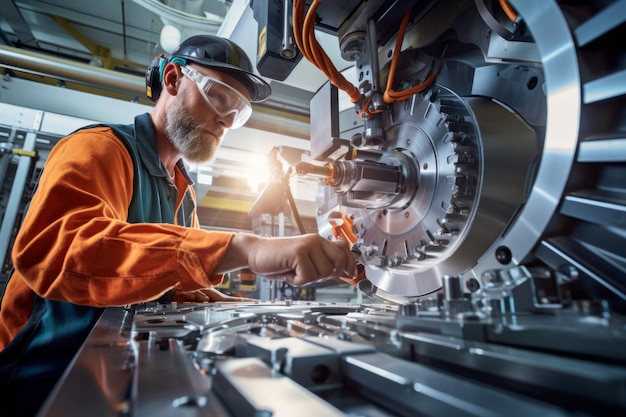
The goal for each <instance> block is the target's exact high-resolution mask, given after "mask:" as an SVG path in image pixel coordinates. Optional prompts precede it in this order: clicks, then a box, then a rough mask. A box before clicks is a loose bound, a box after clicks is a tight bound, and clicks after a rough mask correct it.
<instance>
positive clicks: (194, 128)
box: [165, 99, 218, 163]
mask: <svg viewBox="0 0 626 417" xmlns="http://www.w3.org/2000/svg"><path fill="white" fill-rule="evenodd" d="M203 128H204V125H203V124H202V123H200V122H198V121H197V120H195V119H194V118H193V116H191V114H189V112H188V111H187V109H185V108H184V106H183V103H182V100H180V99H177V100H175V101H174V104H172V106H171V107H170V108H169V110H168V111H167V114H166V116H165V131H166V133H167V136H168V137H169V139H170V141H171V142H172V145H174V147H175V148H176V150H177V151H178V152H179V153H180V154H181V155H182V157H183V158H184V159H186V160H187V161H189V162H192V163H204V162H208V161H210V160H212V159H213V157H214V156H215V151H216V150H217V146H218V144H217V143H215V141H212V140H210V139H203V138H202V137H201V132H202V131H203Z"/></svg>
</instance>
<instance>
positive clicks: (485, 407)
mask: <svg viewBox="0 0 626 417" xmlns="http://www.w3.org/2000/svg"><path fill="white" fill-rule="evenodd" d="M527 277H528V276H527V275H526V274H525V272H524V271H521V272H520V274H519V275H518V276H517V280H518V281H517V282H518V283H517V284H507V285H508V293H509V296H508V297H507V300H508V302H507V303H506V306H505V305H502V306H501V308H499V307H498V305H496V304H493V303H489V302H488V300H487V299H485V300H483V303H481V304H475V303H462V302H461V299H462V297H459V296H458V294H457V291H456V290H455V289H454V288H455V286H454V285H453V283H449V284H450V285H448V286H447V288H448V290H449V291H450V294H449V295H448V296H446V298H445V300H437V299H435V298H434V299H431V300H430V301H429V302H428V303H427V302H425V301H422V302H420V303H416V304H407V305H404V306H401V307H397V306H390V305H382V304H381V305H377V304H368V305H358V304H336V303H321V302H295V301H294V302H290V301H285V302H255V303H216V304H197V305H177V304H166V305H157V304H147V305H142V306H135V307H134V308H133V309H132V310H124V309H122V308H111V309H108V310H107V311H106V312H105V315H104V316H103V317H102V319H101V320H100V322H99V323H98V324H97V326H96V328H95V329H94V332H93V334H92V335H91V336H90V337H89V338H88V340H87V342H86V344H85V346H84V347H83V349H82V350H81V351H80V352H79V354H78V356H77V358H76V361H75V363H74V364H73V365H72V366H71V367H70V368H69V369H68V372H67V373H66V375H65V376H64V378H63V379H62V381H61V382H60V384H59V385H58V387H57V389H56V391H55V392H54V393H53V395H52V396H51V398H50V399H49V401H48V403H47V405H46V407H45V408H44V410H42V413H41V414H40V417H50V416H55V415H68V416H73V415H85V414H84V413H85V410H89V413H90V415H92V416H94V417H96V416H114V415H115V416H119V415H124V416H210V417H230V416H237V417H240V416H283V415H284V416H293V415H301V416H307V417H308V416H320V415H324V416H357V415H358V416H368V417H380V416H388V417H391V416H396V417H400V416H408V415H424V416H441V415H442V414H443V415H459V416H491V415H494V416H496V415H505V414H506V415H515V416H517V415H519V416H522V415H550V416H581V415H585V416H596V415H598V416H600V415H619V414H620V413H621V412H623V411H626V395H624V393H625V392H626V353H625V352H624V349H623V346H624V343H626V320H625V319H624V318H623V317H620V316H613V315H611V314H610V313H609V312H608V310H607V309H606V308H604V307H603V306H602V305H594V304H588V305H582V304H581V305H580V306H578V308H577V309H576V310H573V309H566V310H558V309H554V308H552V309H549V310H545V311H543V312H542V313H541V314H537V313H536V311H537V308H541V307H538V306H535V305H534V302H533V297H532V296H533V291H536V289H535V290H533V287H532V286H528V285H525V284H526V283H528V281H527V280H526V278H527ZM457 284H458V283H457ZM494 285H496V284H494ZM454 301H456V303H454ZM540 304H541V303H540ZM487 306H489V308H487ZM512 307H515V308H512ZM209 339H210V340H214V341H216V340H219V343H207V340H209Z"/></svg>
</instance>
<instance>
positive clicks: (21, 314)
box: [0, 35, 357, 417]
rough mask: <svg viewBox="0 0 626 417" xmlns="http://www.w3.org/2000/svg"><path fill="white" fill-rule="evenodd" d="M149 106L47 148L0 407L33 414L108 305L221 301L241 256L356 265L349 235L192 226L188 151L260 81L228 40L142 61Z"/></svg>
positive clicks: (277, 264)
mask: <svg viewBox="0 0 626 417" xmlns="http://www.w3.org/2000/svg"><path fill="white" fill-rule="evenodd" d="M146 86H147V93H148V95H149V96H150V97H152V98H153V100H155V101H156V104H155V106H154V109H153V110H152V111H151V112H150V113H146V114H142V115H139V116H137V117H136V118H135V120H134V124H130V125H96V126H89V127H86V128H84V129H80V130H78V131H76V132H74V133H72V134H70V135H69V136H67V137H65V138H63V139H62V140H60V141H59V142H58V143H57V144H56V145H55V147H54V148H53V149H52V151H51V152H50V155H49V157H48V159H47V161H46V164H45V166H44V169H43V173H42V176H41V178H40V181H39V184H38V187H37V190H36V192H35V193H34V195H33V198H32V200H31V203H30V207H29V209H28V211H27V213H26V215H25V217H24V220H23V223H22V225H21V227H20V230H19V233H18V235H17V237H16V240H15V243H14V246H13V251H12V256H13V258H12V259H13V264H14V271H13V274H12V276H11V278H10V280H9V282H8V285H7V287H6V292H5V294H4V297H3V300H2V305H1V308H0V348H1V349H2V351H0V395H1V396H2V399H1V401H0V413H3V415H7V416H11V417H18V416H32V415H34V414H36V413H37V411H38V410H39V409H40V408H41V406H42V404H43V402H44V401H45V399H46V397H47V396H48V394H49V392H50V391H51V389H52V388H53V387H54V385H55V383H56V382H57V381H58V380H59V378H60V376H61V374H62V372H63V371H64V369H65V368H66V367H67V366H68V364H69V363H70V361H71V359H72V357H73V356H74V355H75V354H76V353H77V351H78V349H79V348H80V346H81V344H82V343H83V341H84V340H85V338H86V336H87V335H88V333H89V332H90V330H91V329H92V327H93V326H94V324H95V323H96V321H97V320H98V318H99V317H100V315H101V313H102V312H103V309H104V308H105V307H108V306H124V305H130V304H136V303H142V302H149V301H155V300H159V301H165V302H168V301H189V300H196V301H217V300H223V299H225V296H224V295H222V294H220V293H219V292H217V291H216V290H214V289H211V288H210V287H211V286H212V285H215V284H218V283H220V281H221V279H222V274H224V273H226V272H228V271H233V270H237V269H241V268H249V269H250V270H252V271H253V272H254V273H256V274H259V275H262V276H264V277H267V278H277V279H284V280H286V281H287V282H289V283H291V284H293V285H296V286H302V285H305V284H307V283H310V282H312V281H315V280H320V279H332V278H339V277H346V276H355V275H356V274H357V267H356V264H355V261H354V258H353V256H352V255H351V253H350V250H349V247H348V245H347V244H346V243H344V242H340V241H330V240H327V239H325V238H323V237H321V236H320V235H318V234H314V233H313V234H306V235H301V236H294V237H286V238H269V237H260V236H256V235H253V234H250V233H244V232H233V233H231V232H223V231H209V230H204V229H201V228H199V221H198V216H197V212H196V196H195V193H194V189H193V187H192V181H191V179H190V178H189V175H188V173H187V171H186V169H185V161H189V162H193V163H202V162H207V161H209V160H210V159H211V158H212V157H213V156H214V154H215V152H216V149H217V148H218V147H219V145H220V143H221V142H222V139H223V138H224V135H225V134H226V132H227V130H228V129H229V128H237V127H240V126H241V125H243V124H244V123H245V122H246V121H247V120H248V118H249V117H250V114H251V112H252V108H251V105H250V103H251V102H260V101H263V100H265V99H267V98H268V97H269V95H270V93H271V90H270V87H269V85H268V84H267V83H266V82H265V81H264V80H263V79H262V78H260V77H258V76H257V75H255V74H254V72H253V68H252V65H251V63H250V61H249V59H248V58H247V56H246V54H245V52H244V51H243V50H242V49H241V48H240V47H239V46H238V45H236V44H235V43H233V42H231V41H230V40H228V39H223V38H220V37H216V36H205V35H199V36H193V37H191V38H189V39H187V40H185V41H183V42H182V43H181V44H180V45H179V47H178V48H177V49H176V50H174V51H173V52H172V56H171V57H170V58H169V59H168V58H165V57H160V58H157V59H156V60H155V62H153V64H152V65H150V68H149V69H148V71H147V73H146Z"/></svg>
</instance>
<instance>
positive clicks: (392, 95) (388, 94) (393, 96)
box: [383, 8, 437, 104]
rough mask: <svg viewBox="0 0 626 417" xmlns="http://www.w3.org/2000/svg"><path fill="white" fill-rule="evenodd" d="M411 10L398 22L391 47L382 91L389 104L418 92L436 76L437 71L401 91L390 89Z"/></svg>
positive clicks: (384, 99) (385, 100)
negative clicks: (390, 56) (394, 40)
mask: <svg viewBox="0 0 626 417" xmlns="http://www.w3.org/2000/svg"><path fill="white" fill-rule="evenodd" d="M411 10H412V8H410V9H409V10H407V12H406V14H405V15H404V17H403V18H402V21H401V22H400V27H399V29H398V37H397V38H396V45H395V46H394V49H393V57H392V58H391V64H390V66H389V75H388V77H387V86H386V88H385V92H384V93H383V101H384V102H385V103H387V104H391V103H393V102H394V101H397V100H406V99H408V98H409V97H411V96H412V95H414V94H417V93H419V92H420V91H422V90H423V89H425V88H426V87H428V86H429V85H430V84H432V83H433V82H434V81H435V78H437V73H436V72H433V73H432V74H430V75H429V76H428V77H427V78H426V79H425V80H424V81H423V82H422V83H420V84H417V85H414V86H413V87H411V88H408V89H406V90H403V91H395V90H393V89H392V86H393V79H394V76H395V73H396V69H397V67H398V60H399V58H400V52H401V51H402V41H403V40H404V33H405V32H406V28H407V26H408V24H409V18H410V17H411Z"/></svg>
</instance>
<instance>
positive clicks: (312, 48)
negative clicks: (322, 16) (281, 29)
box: [293, 0, 361, 103]
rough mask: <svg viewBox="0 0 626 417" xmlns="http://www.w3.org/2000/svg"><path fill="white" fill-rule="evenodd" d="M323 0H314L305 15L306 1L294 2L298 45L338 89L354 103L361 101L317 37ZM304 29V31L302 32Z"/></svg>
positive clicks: (297, 0) (358, 94) (354, 88)
mask: <svg viewBox="0 0 626 417" xmlns="http://www.w3.org/2000/svg"><path fill="white" fill-rule="evenodd" d="M321 3H322V0H314V1H313V3H311V6H310V7H309V10H308V11H307V13H306V16H305V15H304V7H305V1H304V0H294V6H293V8H294V10H293V28H294V37H295V38H296V44H297V45H298V48H300V51H301V52H302V55H303V56H304V57H305V58H306V59H307V60H308V61H310V62H311V63H312V64H313V65H315V66H316V67H317V68H318V69H320V70H321V71H322V72H323V73H324V74H325V75H326V76H327V77H328V79H329V80H330V82H331V83H332V84H333V85H335V86H336V87H337V88H339V89H341V90H343V91H345V92H346V93H347V94H348V96H349V97H350V100H351V101H352V102H353V103H357V102H358V101H360V100H361V93H360V92H359V90H358V88H356V87H355V86H354V85H353V84H352V83H350V82H349V81H348V80H346V78H345V77H344V76H343V74H341V73H340V72H339V71H338V70H337V68H335V66H334V65H333V63H332V61H331V59H330V58H329V57H328V55H326V53H325V52H324V50H323V48H322V47H321V46H320V44H319V42H318V41H317V39H316V37H315V12H316V11H317V8H318V7H319V6H320V4H321ZM300 28H302V31H300Z"/></svg>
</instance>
